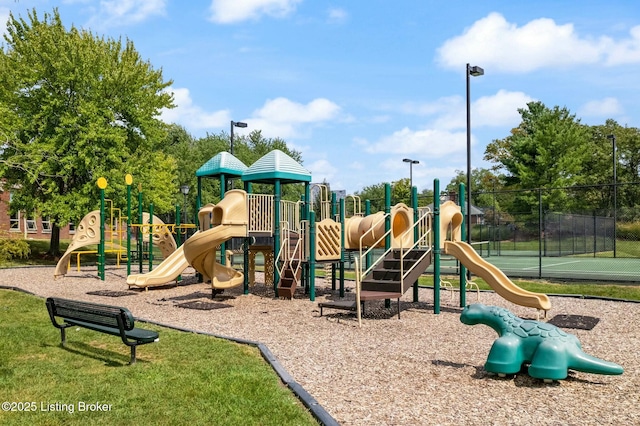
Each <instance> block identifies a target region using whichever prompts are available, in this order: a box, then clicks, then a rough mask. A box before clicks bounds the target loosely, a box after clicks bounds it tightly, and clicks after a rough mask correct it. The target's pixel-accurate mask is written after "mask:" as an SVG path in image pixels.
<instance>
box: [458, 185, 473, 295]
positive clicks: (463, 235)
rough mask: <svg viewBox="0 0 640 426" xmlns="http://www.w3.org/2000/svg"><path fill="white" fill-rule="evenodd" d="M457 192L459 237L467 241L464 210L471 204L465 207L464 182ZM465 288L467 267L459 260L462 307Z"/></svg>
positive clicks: (469, 207) (466, 217)
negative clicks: (460, 216) (458, 200)
mask: <svg viewBox="0 0 640 426" xmlns="http://www.w3.org/2000/svg"><path fill="white" fill-rule="evenodd" d="M459 188H460V189H459V190H458V191H459V193H460V211H461V212H462V223H461V224H460V226H461V227H462V229H461V236H460V239H461V240H462V241H467V225H466V223H467V219H468V216H467V215H466V214H465V211H466V210H467V209H471V206H466V208H465V200H466V197H465V187H464V183H461V184H460V186H459ZM466 290H467V268H465V266H464V265H463V264H462V262H460V307H462V308H464V307H465V306H466V305H467V294H466Z"/></svg>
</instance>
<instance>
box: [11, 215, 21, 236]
mask: <svg viewBox="0 0 640 426" xmlns="http://www.w3.org/2000/svg"><path fill="white" fill-rule="evenodd" d="M9 230H10V231H11V232H20V212H17V213H13V214H12V215H11V216H10V218H9Z"/></svg>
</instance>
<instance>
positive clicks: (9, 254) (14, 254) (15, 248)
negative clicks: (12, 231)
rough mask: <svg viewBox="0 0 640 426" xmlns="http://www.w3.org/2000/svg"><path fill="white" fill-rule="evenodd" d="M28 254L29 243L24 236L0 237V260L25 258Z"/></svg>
mask: <svg viewBox="0 0 640 426" xmlns="http://www.w3.org/2000/svg"><path fill="white" fill-rule="evenodd" d="M30 254H31V249H30V248H29V243H27V241H26V240H25V239H24V238H7V237H6V236H2V237H0V262H8V261H10V260H13V259H26V258H27V257H29V255H30Z"/></svg>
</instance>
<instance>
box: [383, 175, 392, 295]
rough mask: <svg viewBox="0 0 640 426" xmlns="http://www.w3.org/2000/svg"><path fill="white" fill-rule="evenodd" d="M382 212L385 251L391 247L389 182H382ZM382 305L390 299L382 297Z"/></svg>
mask: <svg viewBox="0 0 640 426" xmlns="http://www.w3.org/2000/svg"><path fill="white" fill-rule="evenodd" d="M384 212H385V214H386V215H387V216H386V217H385V219H384V232H385V233H387V236H386V237H384V250H385V251H387V250H389V248H391V234H390V233H388V232H389V230H390V229H391V216H390V215H389V213H391V184H389V183H385V184H384ZM384 307H385V308H390V307H391V299H384Z"/></svg>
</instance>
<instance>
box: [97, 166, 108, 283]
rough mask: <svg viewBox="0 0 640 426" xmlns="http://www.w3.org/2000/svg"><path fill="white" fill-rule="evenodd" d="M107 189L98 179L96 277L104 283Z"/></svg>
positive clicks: (105, 181) (102, 179)
mask: <svg viewBox="0 0 640 426" xmlns="http://www.w3.org/2000/svg"><path fill="white" fill-rule="evenodd" d="M106 187H107V180H106V179H105V178H103V177H101V178H98V188H100V243H99V244H98V276H99V277H100V279H101V280H102V281H104V264H105V261H106V255H105V252H104V222H105V211H104V210H105V209H104V190H105V188H106Z"/></svg>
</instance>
